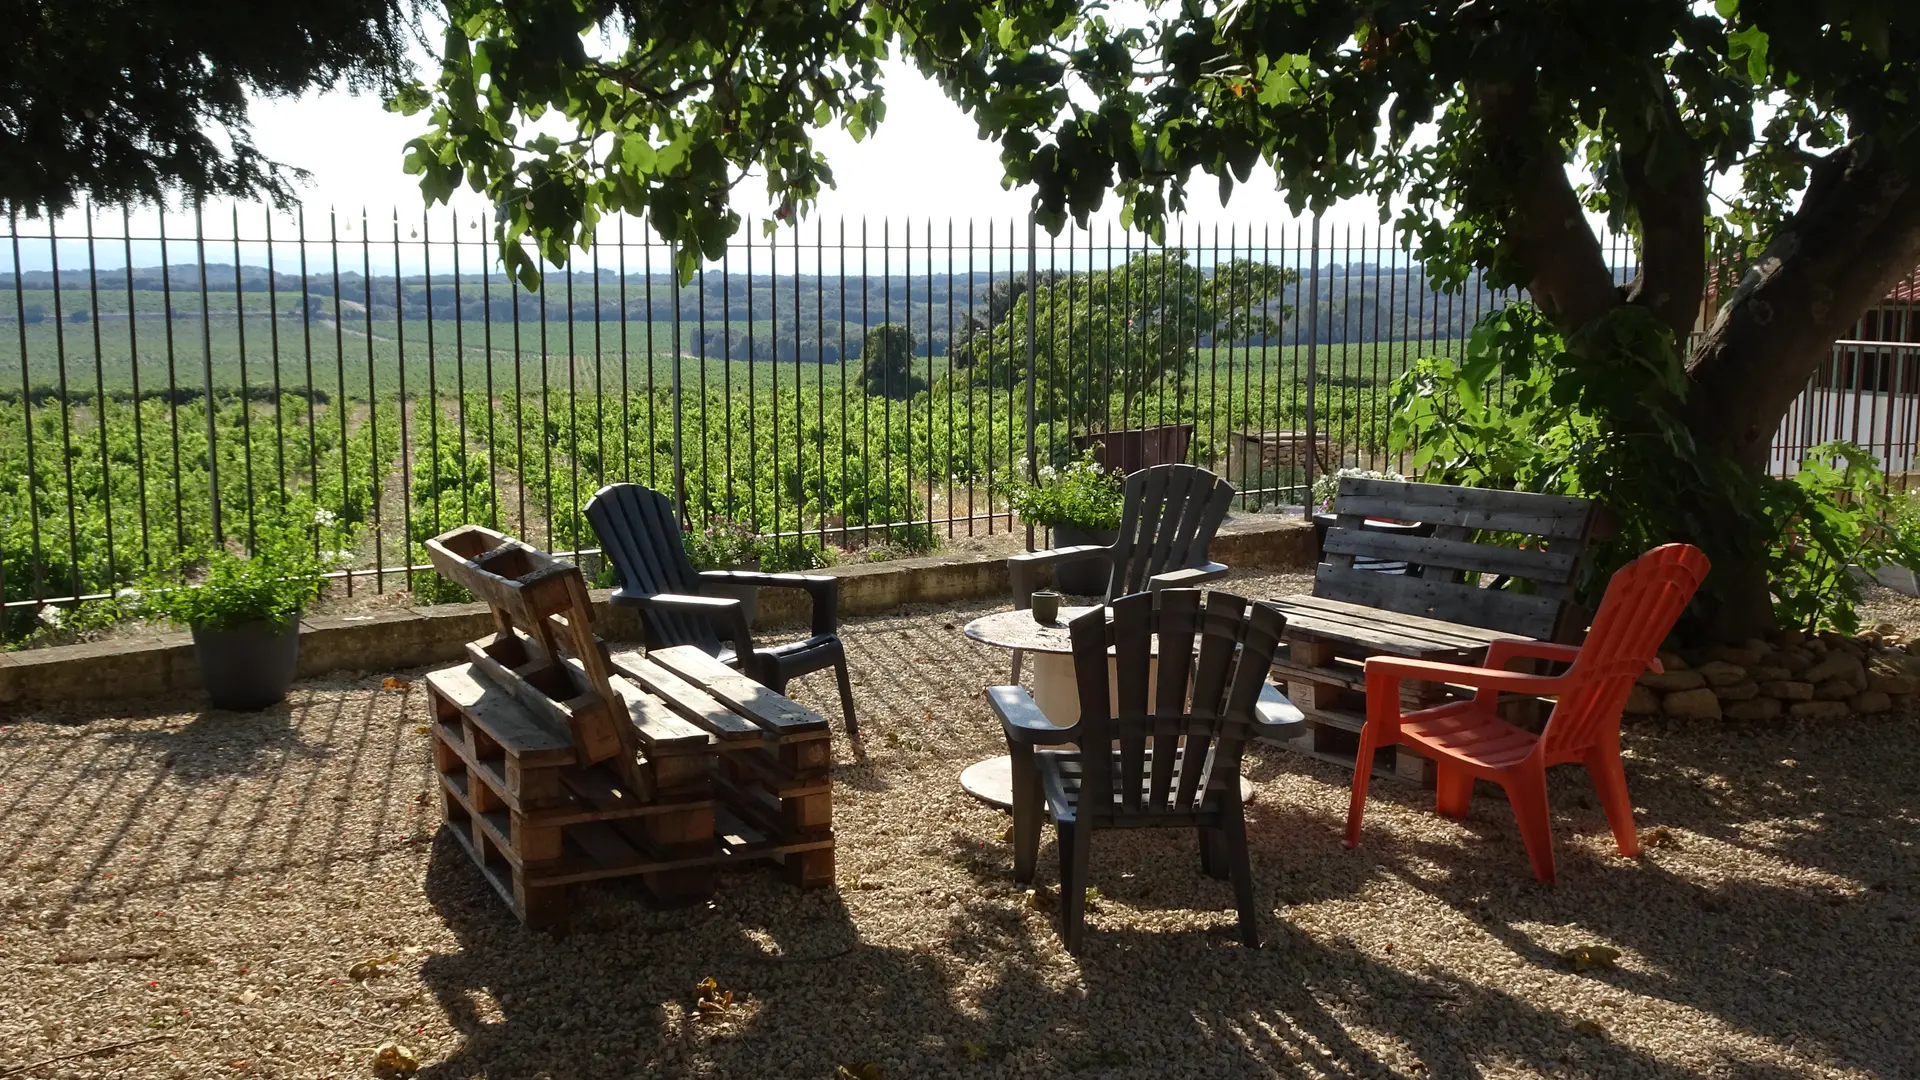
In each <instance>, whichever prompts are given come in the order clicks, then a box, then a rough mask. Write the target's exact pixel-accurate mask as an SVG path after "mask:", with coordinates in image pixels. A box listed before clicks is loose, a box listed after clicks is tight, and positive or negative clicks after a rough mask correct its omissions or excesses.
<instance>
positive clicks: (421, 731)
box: [413, 724, 427, 735]
mask: <svg viewBox="0 0 1920 1080" xmlns="http://www.w3.org/2000/svg"><path fill="white" fill-rule="evenodd" d="M413 733H414V734H415V735H425V734H426V733H427V725H425V724H419V725H417V726H415V727H414V729H413Z"/></svg>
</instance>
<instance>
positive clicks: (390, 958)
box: [347, 952, 400, 981]
mask: <svg viewBox="0 0 1920 1080" xmlns="http://www.w3.org/2000/svg"><path fill="white" fill-rule="evenodd" d="M398 959H400V954H399V953H397V952H393V953H388V954H387V955H385V956H372V957H368V958H367V959H365V960H362V961H360V962H359V963H357V964H355V965H353V966H352V967H350V968H348V969H347V978H349V979H354V980H356V981H357V980H360V979H371V978H373V977H374V976H376V975H385V974H386V972H384V971H382V970H380V967H381V965H382V964H391V963H393V962H394V961H395V960H398Z"/></svg>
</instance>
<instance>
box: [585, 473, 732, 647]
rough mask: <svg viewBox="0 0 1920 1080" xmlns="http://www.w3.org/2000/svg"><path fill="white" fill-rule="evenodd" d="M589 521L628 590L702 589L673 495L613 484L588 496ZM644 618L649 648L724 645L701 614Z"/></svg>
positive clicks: (691, 592)
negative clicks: (683, 535) (688, 549)
mask: <svg viewBox="0 0 1920 1080" xmlns="http://www.w3.org/2000/svg"><path fill="white" fill-rule="evenodd" d="M587 522H588V523H589V524H591V525H592V526H593V532H594V535H595V536H598V537H599V538H600V550H601V551H602V552H604V553H605V554H606V556H607V558H608V559H610V560H612V561H613V566H614V569H615V570H617V571H619V573H620V583H621V585H622V587H623V588H624V589H625V590H626V591H627V592H628V593H630V594H632V595H634V596H658V595H660V594H662V593H672V594H679V595H682V596H698V595H700V572H699V571H698V570H695V569H694V567H693V562H692V560H690V559H688V558H687V545H686V541H685V539H684V538H683V537H682V536H681V533H680V519H679V517H678V516H677V515H676V514H675V513H674V507H673V500H672V499H669V498H667V497H666V496H665V495H662V494H661V493H660V492H658V491H655V490H653V489H652V488H650V487H646V486H644V485H642V484H608V485H607V486H606V487H603V488H601V489H600V490H599V491H597V492H595V493H594V495H593V498H591V499H589V500H587ZM641 621H642V622H643V623H644V624H645V626H646V631H647V633H646V641H647V648H649V649H665V648H671V647H672V646H675V645H698V646H699V647H700V648H702V649H704V650H706V651H707V652H708V653H718V652H719V651H720V638H719V636H718V635H717V634H715V633H714V630H713V625H712V624H711V623H710V622H708V621H707V620H706V619H704V618H702V617H700V616H698V615H682V614H679V613H677V612H671V611H658V610H646V611H643V612H642V613H641Z"/></svg>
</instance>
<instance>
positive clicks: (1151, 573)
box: [1007, 465, 1234, 682]
mask: <svg viewBox="0 0 1920 1080" xmlns="http://www.w3.org/2000/svg"><path fill="white" fill-rule="evenodd" d="M1233 494H1234V491H1233V485H1232V484H1229V483H1227V482H1226V481H1225V480H1222V479H1221V478H1220V477H1218V476H1215V475H1214V474H1213V473H1211V472H1208V471H1207V470H1205V469H1203V468H1201V467H1200V466H1198V465H1155V466H1153V467H1152V468H1147V469H1141V470H1140V471H1139V472H1136V473H1132V474H1129V475H1128V476H1127V486H1126V490H1125V494H1124V495H1123V496H1122V502H1121V504H1120V507H1121V508H1120V536H1119V538H1118V539H1116V540H1115V541H1114V542H1113V543H1112V544H1109V545H1105V546H1102V545H1099V544H1076V545H1074V546H1072V547H1062V548H1049V549H1047V550H1045V551H1029V552H1026V553H1024V554H1020V555H1015V556H1013V557H1012V558H1010V559H1008V560H1007V577H1008V578H1010V579H1011V580H1012V582H1013V607H1014V610H1016V611H1025V610H1026V609H1027V608H1030V607H1032V606H1033V592H1034V590H1035V589H1036V588H1038V587H1039V584H1038V583H1039V571H1040V568H1041V567H1043V566H1053V565H1055V564H1058V563H1063V562H1072V561H1075V560H1079V559H1105V560H1106V562H1107V565H1108V566H1109V567H1110V568H1111V570H1110V572H1109V573H1108V575H1107V593H1106V596H1105V597H1103V598H1102V599H1104V600H1105V601H1106V602H1107V603H1112V602H1113V600H1114V598H1115V597H1118V596H1125V595H1127V594H1128V593H1137V592H1158V591H1160V590H1161V589H1169V588H1186V587H1190V586H1194V585H1198V584H1200V583H1201V582H1203V581H1212V580H1214V579H1215V578H1218V577H1221V576H1222V575H1224V574H1225V573H1226V572H1227V566H1226V564H1225V563H1217V562H1214V561H1213V560H1211V559H1210V558H1208V557H1207V548H1208V547H1209V546H1211V545H1212V543H1213V534H1214V533H1216V532H1218V531H1220V523H1221V522H1222V521H1224V520H1226V516H1227V505H1228V504H1229V503H1231V502H1232V501H1233ZM1022 659H1023V656H1022V654H1021V651H1020V650H1019V649H1015V650H1013V674H1012V676H1011V677H1010V678H1009V680H1008V681H1009V682H1019V681H1020V663H1021V660H1022Z"/></svg>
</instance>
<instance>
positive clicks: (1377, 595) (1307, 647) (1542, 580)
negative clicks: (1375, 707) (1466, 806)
mask: <svg viewBox="0 0 1920 1080" xmlns="http://www.w3.org/2000/svg"><path fill="white" fill-rule="evenodd" d="M1333 513H1334V516H1335V522H1334V524H1333V526H1332V527H1331V528H1329V529H1328V530H1327V536H1326V544H1325V556H1324V561H1322V562H1321V563H1320V565H1319V567H1318V569H1317V570H1316V571H1315V573H1314V582H1313V593H1312V594H1311V595H1303V596H1284V597H1280V598H1278V599H1277V600H1275V601H1274V603H1275V604H1276V605H1278V606H1279V607H1280V609H1281V610H1282V611H1284V612H1285V613H1286V616H1287V627H1286V638H1287V645H1286V647H1285V648H1284V650H1283V654H1282V655H1281V656H1280V657H1278V658H1277V659H1276V660H1275V662H1274V665H1273V669H1274V674H1275V678H1276V681H1279V682H1282V683H1284V684H1285V685H1286V687H1287V696H1288V697H1289V698H1291V699H1292V700H1293V703H1294V704H1295V705H1296V706H1298V707H1299V708H1300V710H1301V713H1302V715H1303V716H1304V717H1305V719H1306V721H1307V729H1306V731H1305V733H1304V734H1302V735H1301V736H1299V737H1298V738H1297V739H1295V740H1294V745H1295V746H1296V747H1297V748H1298V749H1301V750H1305V751H1307V752H1310V753H1313V754H1315V755H1317V756H1324V757H1330V758H1332V759H1334V760H1343V761H1351V760H1352V758H1353V752H1354V750H1355V749H1356V748H1357V746H1358V733H1359V731H1360V727H1361V725H1362V724H1363V723H1364V722H1365V719H1366V703H1365V689H1366V682H1365V678H1364V676H1363V674H1362V667H1363V664H1364V662H1365V660H1366V658H1367V657H1368V656H1377V655H1390V656H1407V657H1414V658H1416V659H1425V660H1440V661H1445V662H1450V663H1467V664H1471V663H1477V662H1478V661H1479V660H1480V659H1481V658H1482V657H1483V656H1484V655H1485V652H1486V647H1487V645H1488V644H1489V643H1491V642H1493V641H1495V640H1498V639H1501V638H1536V639H1543V640H1549V641H1568V640H1577V639H1578V637H1579V635H1580V634H1581V633H1582V632H1583V631H1584V629H1585V626H1586V616H1587V613H1586V612H1585V611H1584V610H1582V609H1581V608H1580V605H1579V604H1578V603H1577V602H1576V600H1575V597H1574V593H1575V589H1576V588H1577V586H1578V584H1579V580H1580V575H1581V573H1582V572H1584V570H1585V564H1586V556H1587V549H1588V547H1589V545H1590V544H1591V542H1592V541H1593V539H1594V538H1595V537H1596V536H1599V535H1603V534H1604V529H1605V519H1604V514H1603V512H1602V511H1601V510H1600V508H1599V507H1598V506H1596V505H1595V504H1594V503H1592V502H1589V501H1587V500H1585V499H1576V498H1569V497H1567V496H1561V495H1542V494H1538V493H1535V492H1524V491H1495V490H1487V489H1481V488H1464V487H1450V486H1445V485H1440V484H1417V483H1407V482H1402V481H1388V480H1370V479H1366V478H1362V477H1349V478H1346V479H1343V480H1341V481H1340V489H1339V493H1338V494H1337V495H1335V497H1334V502H1333ZM1368 519H1374V520H1376V521H1378V520H1386V521H1401V522H1423V523H1425V524H1427V525H1430V526H1431V527H1432V535H1428V536H1422V535H1415V534H1413V533H1411V532H1405V531H1392V530H1381V529H1378V528H1368V527H1365V525H1366V523H1367V521H1368ZM1515 581H1520V582H1525V583H1528V586H1529V589H1528V591H1518V590H1515V589H1512V588H1508V587H1505V586H1507V585H1509V584H1511V583H1512V582H1515ZM1403 693H1404V694H1406V695H1407V700H1406V704H1409V705H1415V704H1424V703H1429V702H1436V701H1439V700H1443V699H1445V698H1446V697H1447V696H1448V695H1449V691H1448V689H1447V688H1446V687H1442V686H1435V685H1432V684H1408V685H1407V687H1406V689H1405V690H1403ZM1382 764H1383V767H1385V768H1391V769H1392V770H1393V771H1394V772H1396V773H1398V774H1400V775H1402V776H1407V777H1410V778H1414V779H1419V780H1422V781H1424V782H1427V783H1431V782H1432V766H1431V763H1429V762H1427V761H1426V760H1425V759H1423V758H1419V757H1417V756H1415V755H1414V754H1412V753H1411V752H1404V753H1399V754H1397V755H1396V756H1395V759H1394V760H1392V761H1391V762H1384V761H1383V763H1382Z"/></svg>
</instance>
